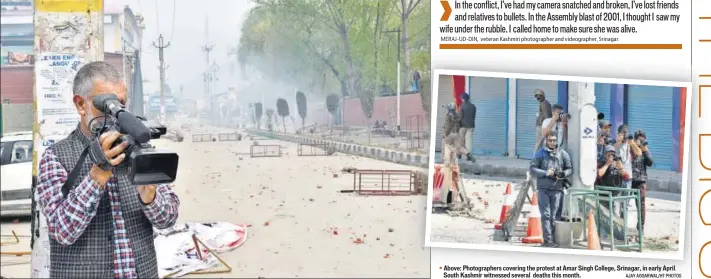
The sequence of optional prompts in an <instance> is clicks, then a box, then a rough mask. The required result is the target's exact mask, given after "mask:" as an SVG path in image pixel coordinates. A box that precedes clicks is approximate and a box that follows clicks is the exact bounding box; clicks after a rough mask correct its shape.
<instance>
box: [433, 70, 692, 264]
mask: <svg viewBox="0 0 711 279" xmlns="http://www.w3.org/2000/svg"><path fill="white" fill-rule="evenodd" d="M433 80H434V81H435V83H434V84H433V86H434V87H433V90H434V93H435V94H434V95H433V98H432V117H433V121H432V127H431V128H432V130H431V134H432V135H433V136H434V140H432V142H431V147H430V151H431V157H432V158H434V159H431V160H430V162H431V164H430V175H431V176H432V178H431V179H430V183H429V187H430V189H429V191H428V193H429V201H430V202H429V206H428V217H427V232H426V240H425V242H426V244H427V246H431V247H446V248H471V249H493V250H515V251H535V252H545V253H572V254H595V255H600V254H603V255H610V256H628V257H640V256H641V257H649V258H666V259H682V252H683V235H684V234H683V230H684V220H685V219H684V218H685V217H684V212H685V210H684V209H685V208H686V203H685V201H686V198H685V196H686V192H687V187H686V179H685V178H686V177H687V175H686V171H687V167H686V161H688V160H685V156H686V155H685V154H686V150H688V143H689V135H690V134H689V126H688V125H685V123H689V118H688V117H689V113H690V101H691V99H692V98H691V93H690V92H691V91H688V92H689V93H687V88H689V86H690V84H688V83H679V82H663V81H640V80H618V79H606V78H584V77H566V76H547V75H528V74H513V73H493V72H468V71H449V70H435V72H434V75H433ZM591 250H598V251H603V252H595V251H591ZM624 252H627V253H624Z"/></svg>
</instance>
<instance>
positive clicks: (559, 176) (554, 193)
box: [530, 133, 573, 247]
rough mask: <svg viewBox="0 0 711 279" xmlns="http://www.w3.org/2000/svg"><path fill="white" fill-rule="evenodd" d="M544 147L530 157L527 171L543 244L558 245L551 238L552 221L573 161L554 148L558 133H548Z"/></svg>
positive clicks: (565, 187) (565, 153) (553, 228)
mask: <svg viewBox="0 0 711 279" xmlns="http://www.w3.org/2000/svg"><path fill="white" fill-rule="evenodd" d="M545 139H546V146H545V147H543V148H541V149H540V150H538V152H536V154H535V156H534V157H533V160H531V166H530V172H531V174H532V175H533V176H535V177H536V184H537V186H538V209H539V210H540V212H541V222H542V224H543V245H542V246H543V247H558V245H557V244H556V243H555V241H554V239H553V232H554V231H555V221H556V218H557V216H556V215H558V214H559V209H560V206H561V205H562V203H563V202H562V201H563V197H564V194H565V189H567V188H569V187H570V182H569V181H568V177H569V176H570V175H571V174H573V162H572V161H571V160H570V155H569V154H568V152H566V151H565V150H563V149H561V148H560V147H558V136H557V134H555V133H549V134H548V136H547V137H546V138H545Z"/></svg>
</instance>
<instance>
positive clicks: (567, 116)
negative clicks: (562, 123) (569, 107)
mask: <svg viewBox="0 0 711 279" xmlns="http://www.w3.org/2000/svg"><path fill="white" fill-rule="evenodd" d="M558 119H560V120H568V119H570V114H568V113H567V112H561V113H559V114H558Z"/></svg>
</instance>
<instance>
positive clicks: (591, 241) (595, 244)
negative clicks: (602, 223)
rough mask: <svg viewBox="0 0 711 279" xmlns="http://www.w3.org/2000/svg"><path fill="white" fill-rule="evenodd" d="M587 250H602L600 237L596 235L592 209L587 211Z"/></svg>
mask: <svg viewBox="0 0 711 279" xmlns="http://www.w3.org/2000/svg"><path fill="white" fill-rule="evenodd" d="M588 250H602V248H601V247H600V237H599V236H598V235H597V224H595V215H594V214H593V211H592V209H591V210H590V213H588Z"/></svg>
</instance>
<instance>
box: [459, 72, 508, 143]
mask: <svg viewBox="0 0 711 279" xmlns="http://www.w3.org/2000/svg"><path fill="white" fill-rule="evenodd" d="M507 85H508V80H507V79H505V78H489V77H471V78H470V79H469V96H470V97H471V98H470V101H471V102H472V103H474V105H476V109H477V110H476V126H475V129H474V137H473V139H472V140H473V145H472V147H473V149H474V150H472V153H474V154H476V155H487V156H503V154H504V153H505V152H506V149H507V141H506V140H507V135H508V130H507V126H508V125H507V123H508V119H507V114H508V113H507V110H508V105H507V104H508V99H507V97H508V96H507V89H508V86H507Z"/></svg>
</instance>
